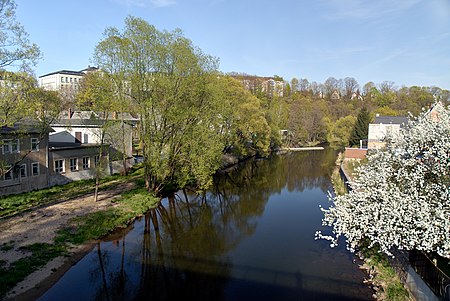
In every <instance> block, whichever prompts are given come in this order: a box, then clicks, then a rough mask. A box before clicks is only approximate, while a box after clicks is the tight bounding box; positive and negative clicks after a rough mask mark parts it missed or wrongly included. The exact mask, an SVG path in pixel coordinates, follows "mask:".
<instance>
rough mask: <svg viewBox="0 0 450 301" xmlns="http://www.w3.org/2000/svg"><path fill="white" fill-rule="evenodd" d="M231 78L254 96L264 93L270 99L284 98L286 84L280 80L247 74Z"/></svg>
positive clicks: (232, 75)
mask: <svg viewBox="0 0 450 301" xmlns="http://www.w3.org/2000/svg"><path fill="white" fill-rule="evenodd" d="M231 77H233V78H235V79H237V80H238V81H240V82H241V83H242V84H243V86H244V88H245V89H246V90H248V91H250V92H251V93H252V94H256V93H258V92H263V93H265V94H266V95H267V96H268V97H273V96H279V97H282V96H283V95H284V90H285V88H286V83H285V82H284V81H283V80H282V79H280V78H275V77H261V76H255V75H247V74H231Z"/></svg>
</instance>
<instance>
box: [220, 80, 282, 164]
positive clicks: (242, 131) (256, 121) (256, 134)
mask: <svg viewBox="0 0 450 301" xmlns="http://www.w3.org/2000/svg"><path fill="white" fill-rule="evenodd" d="M214 86H215V93H214V94H215V97H217V98H218V99H217V100H216V101H217V103H218V104H220V111H219V112H220V119H221V123H220V133H221V135H222V136H223V138H224V147H225V152H232V153H235V154H237V155H243V156H248V155H255V154H259V155H262V154H265V153H267V152H268V151H269V145H270V134H271V128H270V127H269V124H268V122H267V119H266V117H265V112H264V110H263V109H262V106H261V101H260V100H259V99H258V98H257V97H256V96H254V95H252V94H251V93H250V92H249V91H247V90H245V88H244V87H243V86H242V84H241V83H240V82H239V81H237V80H235V79H233V78H231V77H226V76H225V77H218V78H217V79H216V81H215V82H214ZM274 102H275V100H274V99H273V100H272V101H271V102H270V103H271V105H272V104H273V103H274ZM219 112H218V113H219ZM271 116H272V115H271ZM272 117H273V118H274V119H275V118H276V117H275V116H272ZM274 123H275V122H274Z"/></svg>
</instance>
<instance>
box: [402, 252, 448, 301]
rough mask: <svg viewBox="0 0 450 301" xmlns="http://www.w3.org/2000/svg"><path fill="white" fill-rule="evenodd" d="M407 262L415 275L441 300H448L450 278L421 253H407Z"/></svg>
mask: <svg viewBox="0 0 450 301" xmlns="http://www.w3.org/2000/svg"><path fill="white" fill-rule="evenodd" d="M409 262H410V264H411V266H412V267H413V268H414V270H415V271H416V272H417V274H419V275H420V277H421V278H422V279H423V280H424V281H425V282H426V283H427V285H428V286H429V287H430V289H431V290H432V291H433V292H434V293H435V294H436V296H437V297H438V298H440V299H441V300H445V301H448V300H450V278H449V277H448V276H447V275H446V274H445V273H444V272H442V271H441V270H440V269H439V268H438V267H436V265H435V264H434V263H433V261H432V260H431V259H430V258H429V257H428V256H427V255H426V254H424V253H423V252H419V251H411V252H409Z"/></svg>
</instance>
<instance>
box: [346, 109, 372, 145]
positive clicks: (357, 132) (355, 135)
mask: <svg viewBox="0 0 450 301" xmlns="http://www.w3.org/2000/svg"><path fill="white" fill-rule="evenodd" d="M370 120H371V118H370V113H369V111H368V110H367V108H366V107H364V108H362V109H361V110H360V111H359V114H358V117H357V120H356V123H355V127H354V128H353V131H352V134H351V136H350V140H349V143H350V146H355V145H356V146H359V141H360V140H364V139H367V135H368V133H369V123H370Z"/></svg>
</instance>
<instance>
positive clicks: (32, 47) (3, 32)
mask: <svg viewBox="0 0 450 301" xmlns="http://www.w3.org/2000/svg"><path fill="white" fill-rule="evenodd" d="M40 56H41V53H40V50H39V47H38V46H37V45H36V44H33V43H31V42H30V41H29V39H28V34H27V33H26V32H25V29H24V28H23V26H22V25H21V24H20V23H19V22H18V21H17V20H16V4H15V2H14V0H0V69H3V68H5V67H7V66H11V65H15V64H16V63H20V64H21V67H23V69H28V67H30V66H33V65H35V64H36V62H37V60H38V59H39V58H40Z"/></svg>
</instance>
